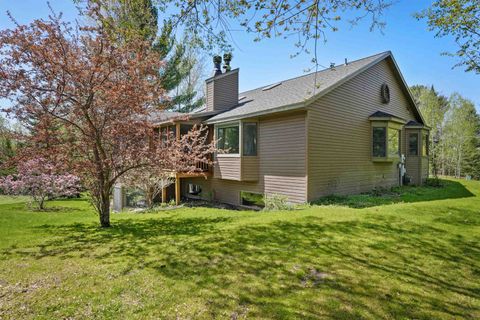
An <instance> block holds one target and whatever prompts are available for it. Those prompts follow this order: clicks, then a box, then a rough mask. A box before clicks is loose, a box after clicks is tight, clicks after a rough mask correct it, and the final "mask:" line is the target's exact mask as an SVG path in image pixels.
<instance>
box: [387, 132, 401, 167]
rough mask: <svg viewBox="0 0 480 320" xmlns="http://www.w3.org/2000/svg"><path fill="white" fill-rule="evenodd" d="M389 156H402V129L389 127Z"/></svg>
mask: <svg viewBox="0 0 480 320" xmlns="http://www.w3.org/2000/svg"><path fill="white" fill-rule="evenodd" d="M387 144H388V157H389V158H393V159H395V158H398V157H400V130H397V129H392V128H388V143H387Z"/></svg>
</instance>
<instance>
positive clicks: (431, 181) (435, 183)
mask: <svg viewBox="0 0 480 320" xmlns="http://www.w3.org/2000/svg"><path fill="white" fill-rule="evenodd" d="M425 186H427V187H435V188H441V187H443V183H442V180H440V179H439V178H438V177H435V178H428V179H427V180H425Z"/></svg>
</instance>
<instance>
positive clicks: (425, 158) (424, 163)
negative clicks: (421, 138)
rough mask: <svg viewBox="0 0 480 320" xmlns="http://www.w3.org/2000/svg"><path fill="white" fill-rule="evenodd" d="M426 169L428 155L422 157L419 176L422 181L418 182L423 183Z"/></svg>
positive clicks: (426, 174) (426, 175) (425, 177)
mask: <svg viewBox="0 0 480 320" xmlns="http://www.w3.org/2000/svg"><path fill="white" fill-rule="evenodd" d="M428 170H429V162H428V157H422V169H421V172H420V174H421V177H422V181H421V182H420V183H421V184H423V183H424V182H425V180H426V179H428Z"/></svg>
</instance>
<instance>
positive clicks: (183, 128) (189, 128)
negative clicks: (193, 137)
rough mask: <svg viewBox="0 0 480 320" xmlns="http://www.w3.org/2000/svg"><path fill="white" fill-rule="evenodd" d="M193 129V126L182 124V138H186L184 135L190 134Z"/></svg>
mask: <svg viewBox="0 0 480 320" xmlns="http://www.w3.org/2000/svg"><path fill="white" fill-rule="evenodd" d="M192 129H193V125H191V124H183V123H182V124H181V125H180V136H184V135H186V134H188V132H189V131H190V130H192Z"/></svg>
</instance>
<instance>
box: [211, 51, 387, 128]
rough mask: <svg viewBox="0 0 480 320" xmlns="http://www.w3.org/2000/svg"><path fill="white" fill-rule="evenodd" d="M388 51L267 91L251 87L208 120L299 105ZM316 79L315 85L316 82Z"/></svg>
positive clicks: (285, 83) (286, 81)
mask: <svg viewBox="0 0 480 320" xmlns="http://www.w3.org/2000/svg"><path fill="white" fill-rule="evenodd" d="M390 54H391V53H390V52H388V51H387V52H383V53H380V54H376V55H373V56H370V57H367V58H363V59H360V60H356V61H352V62H349V63H348V64H346V65H345V64H342V65H339V66H335V67H334V68H333V69H330V68H329V69H325V70H322V71H319V72H317V73H316V79H315V72H314V73H310V74H307V75H304V76H300V77H297V78H293V79H288V80H283V81H281V82H280V83H279V84H278V85H276V86H273V85H274V84H273V85H270V86H272V88H271V89H269V90H263V88H266V87H269V86H268V85H267V86H263V87H261V88H257V89H253V90H250V91H246V92H242V93H240V94H239V105H238V106H237V107H234V108H232V109H231V110H229V111H226V112H223V113H221V114H218V115H216V116H214V117H212V118H210V119H209V120H208V122H217V121H222V120H228V119H235V118H240V117H241V118H243V117H246V116H254V115H256V114H259V113H264V112H269V111H272V112H273V111H275V109H280V108H282V107H286V106H295V105H299V106H300V105H301V104H304V103H305V102H307V101H309V100H311V99H312V98H313V97H315V96H317V95H321V94H322V93H325V92H327V91H329V89H331V88H332V87H335V85H337V84H338V83H341V82H342V81H345V80H347V79H349V78H350V77H351V76H353V75H355V74H357V72H360V71H361V70H364V69H365V68H367V67H369V66H370V65H372V64H374V63H376V62H378V61H380V60H383V59H384V58H386V57H387V56H389V55H390ZM315 81H316V84H317V85H315Z"/></svg>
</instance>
